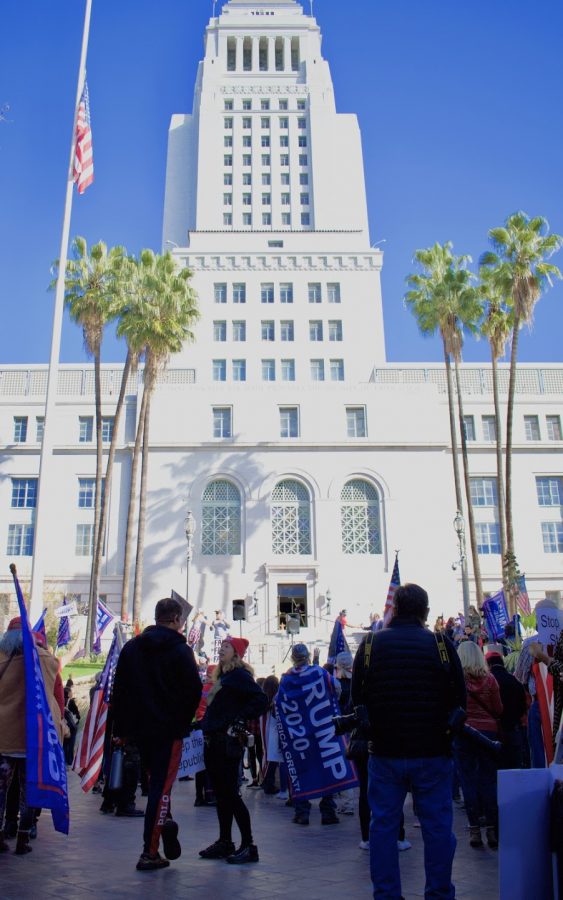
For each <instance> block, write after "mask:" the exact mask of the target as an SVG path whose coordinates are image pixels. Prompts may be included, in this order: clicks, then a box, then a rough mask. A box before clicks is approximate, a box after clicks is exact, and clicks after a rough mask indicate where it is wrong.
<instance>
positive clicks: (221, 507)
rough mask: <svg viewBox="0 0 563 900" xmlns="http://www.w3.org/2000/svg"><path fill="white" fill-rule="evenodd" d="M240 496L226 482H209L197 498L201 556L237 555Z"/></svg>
mask: <svg viewBox="0 0 563 900" xmlns="http://www.w3.org/2000/svg"><path fill="white" fill-rule="evenodd" d="M240 521H241V502H240V492H239V490H238V488H236V487H235V485H234V484H231V482H230V481H212V482H211V484H208V485H207V487H206V488H205V490H204V492H203V496H202V498H201V553H202V556H238V555H239V554H240Z"/></svg>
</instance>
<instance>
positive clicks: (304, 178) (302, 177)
mask: <svg viewBox="0 0 563 900" xmlns="http://www.w3.org/2000/svg"><path fill="white" fill-rule="evenodd" d="M299 184H302V185H304V184H309V175H308V173H307V172H301V173H300V174H299Z"/></svg>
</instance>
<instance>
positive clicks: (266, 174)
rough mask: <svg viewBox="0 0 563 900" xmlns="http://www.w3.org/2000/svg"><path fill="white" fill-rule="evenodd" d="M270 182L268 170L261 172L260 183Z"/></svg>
mask: <svg viewBox="0 0 563 900" xmlns="http://www.w3.org/2000/svg"><path fill="white" fill-rule="evenodd" d="M271 183H272V176H271V175H270V173H269V172H263V174H262V184H263V185H265V186H267V185H269V184H271Z"/></svg>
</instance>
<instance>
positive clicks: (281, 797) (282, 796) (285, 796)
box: [276, 791, 289, 800]
mask: <svg viewBox="0 0 563 900" xmlns="http://www.w3.org/2000/svg"><path fill="white" fill-rule="evenodd" d="M276 799H277V800H289V794H288V793H287V791H278V793H277V794H276Z"/></svg>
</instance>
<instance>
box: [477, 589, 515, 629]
mask: <svg viewBox="0 0 563 900" xmlns="http://www.w3.org/2000/svg"><path fill="white" fill-rule="evenodd" d="M482 608H483V613H484V615H485V625H486V628H487V632H488V634H489V637H490V639H491V640H492V641H498V640H500V638H503V637H504V628H505V625H508V624H509V622H510V619H509V618H508V611H507V609H506V601H505V599H504V591H499V592H498V594H493V596H492V597H489V599H488V600H485V601H484V602H483V607H482Z"/></svg>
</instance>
